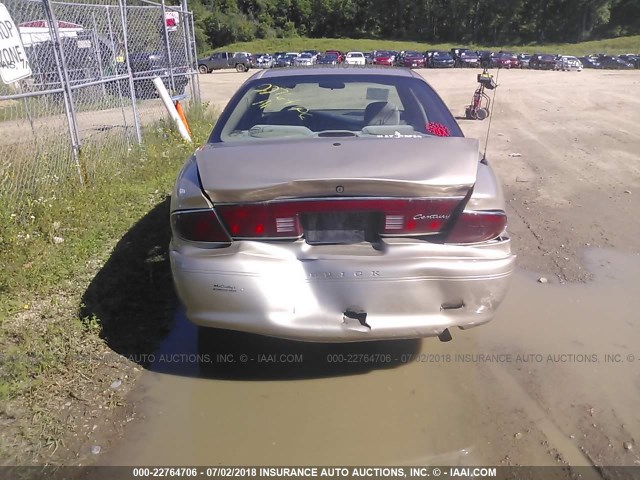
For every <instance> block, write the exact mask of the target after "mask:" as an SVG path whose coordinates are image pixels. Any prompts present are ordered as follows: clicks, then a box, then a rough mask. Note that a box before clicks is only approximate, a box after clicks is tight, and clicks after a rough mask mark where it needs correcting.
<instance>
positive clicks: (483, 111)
mask: <svg viewBox="0 0 640 480" xmlns="http://www.w3.org/2000/svg"><path fill="white" fill-rule="evenodd" d="M488 116H489V110H488V109H487V108H484V107H483V108H479V109H478V111H477V112H476V118H477V119H478V120H484V119H485V118H487V117H488Z"/></svg>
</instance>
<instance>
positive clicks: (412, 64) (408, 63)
mask: <svg viewBox="0 0 640 480" xmlns="http://www.w3.org/2000/svg"><path fill="white" fill-rule="evenodd" d="M397 64H398V65H399V66H400V67H407V68H424V55H422V54H421V53H418V52H413V51H411V52H404V53H403V54H401V55H400V57H399V58H398V62H397Z"/></svg>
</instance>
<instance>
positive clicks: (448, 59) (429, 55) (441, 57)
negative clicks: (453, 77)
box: [425, 50, 455, 68]
mask: <svg viewBox="0 0 640 480" xmlns="http://www.w3.org/2000/svg"><path fill="white" fill-rule="evenodd" d="M425 58H426V62H427V67H428V68H453V67H454V66H455V61H454V60H453V57H452V56H451V54H450V53H449V52H446V51H444V50H435V51H431V50H427V51H426V52H425Z"/></svg>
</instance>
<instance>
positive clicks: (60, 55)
mask: <svg viewBox="0 0 640 480" xmlns="http://www.w3.org/2000/svg"><path fill="white" fill-rule="evenodd" d="M42 5H43V7H44V11H45V14H46V16H47V22H48V23H49V33H50V34H51V36H52V37H53V45H54V48H53V51H54V57H55V62H56V68H57V70H58V77H59V78H60V83H61V84H62V89H63V90H62V98H63V99H64V111H65V113H66V115H67V123H68V124H69V134H70V136H71V145H72V151H73V160H74V161H75V164H76V168H77V169H78V177H79V179H80V184H81V185H84V175H83V173H82V167H81V165H80V135H79V133H78V119H77V117H76V111H75V108H74V106H73V93H72V91H71V82H70V80H69V75H68V74H67V71H68V69H67V64H66V61H65V57H64V52H63V51H62V50H63V49H62V46H61V44H60V31H59V30H58V21H57V20H56V17H55V15H54V14H53V10H52V9H51V4H50V3H49V0H42Z"/></svg>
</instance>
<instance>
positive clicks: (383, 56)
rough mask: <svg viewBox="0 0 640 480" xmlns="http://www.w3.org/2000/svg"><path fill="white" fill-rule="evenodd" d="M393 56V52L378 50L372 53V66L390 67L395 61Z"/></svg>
mask: <svg viewBox="0 0 640 480" xmlns="http://www.w3.org/2000/svg"><path fill="white" fill-rule="evenodd" d="M395 58H396V57H395V55H394V54H393V52H390V51H387V50H379V51H375V52H374V57H373V64H374V65H385V66H391V65H393V62H394V61H395Z"/></svg>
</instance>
